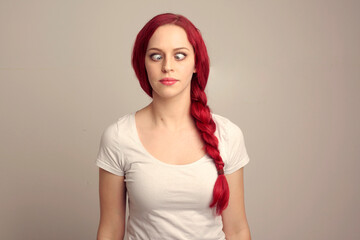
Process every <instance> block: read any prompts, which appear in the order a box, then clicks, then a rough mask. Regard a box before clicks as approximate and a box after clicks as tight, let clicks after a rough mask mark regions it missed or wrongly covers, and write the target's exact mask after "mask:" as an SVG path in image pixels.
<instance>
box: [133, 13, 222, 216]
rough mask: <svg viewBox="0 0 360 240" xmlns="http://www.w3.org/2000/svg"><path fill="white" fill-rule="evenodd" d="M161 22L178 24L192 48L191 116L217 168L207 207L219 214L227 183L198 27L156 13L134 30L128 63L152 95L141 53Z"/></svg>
mask: <svg viewBox="0 0 360 240" xmlns="http://www.w3.org/2000/svg"><path fill="white" fill-rule="evenodd" d="M165 24H174V25H177V26H180V27H182V28H183V29H184V30H185V32H186V34H187V37H188V40H189V42H190V43H191V45H192V46H193V48H194V53H195V68H196V73H194V74H193V76H192V79H191V115H192V117H193V119H194V121H195V124H196V127H197V129H198V131H199V133H200V135H201V138H202V140H203V141H204V143H205V150H206V153H207V154H208V155H209V156H210V157H211V158H212V159H213V161H214V164H215V166H216V169H217V171H218V177H217V179H216V182H215V185H214V190H213V198H212V201H211V203H210V205H209V207H211V208H213V207H215V208H216V214H217V215H220V214H221V213H222V211H223V210H224V209H225V208H226V207H227V205H228V202H229V186H228V183H227V180H226V177H225V176H224V170H223V169H224V162H223V160H222V158H221V156H220V152H219V148H218V143H219V141H218V139H217V137H216V136H215V135H214V133H215V130H216V125H215V122H214V120H213V119H212V116H211V111H210V108H209V106H208V105H207V97H206V94H205V91H204V90H205V87H206V83H207V80H208V77H209V71H210V67H209V65H210V60H209V56H208V53H207V49H206V46H205V43H204V40H203V38H202V36H201V33H200V31H199V29H197V28H196V27H195V26H194V25H193V23H192V22H190V21H189V20H188V19H187V18H186V17H184V16H182V15H180V14H173V13H163V14H159V15H157V16H155V17H153V18H152V19H151V20H150V21H149V22H147V23H146V24H145V26H144V27H143V28H142V29H141V30H140V32H139V33H138V35H137V37H136V40H135V44H134V47H133V52H132V59H131V63H132V66H133V68H134V71H135V74H136V76H137V78H138V80H139V82H140V86H141V87H142V89H143V90H144V91H145V92H146V93H147V94H148V95H149V96H150V97H152V88H151V85H150V83H149V80H148V77H147V73H146V68H145V53H146V49H147V46H148V43H149V40H150V38H151V36H152V35H153V33H154V32H155V30H156V29H157V28H158V27H160V26H162V25H165Z"/></svg>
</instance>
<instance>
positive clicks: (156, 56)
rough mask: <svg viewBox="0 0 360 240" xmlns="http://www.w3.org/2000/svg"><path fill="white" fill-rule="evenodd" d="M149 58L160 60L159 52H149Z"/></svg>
mask: <svg viewBox="0 0 360 240" xmlns="http://www.w3.org/2000/svg"><path fill="white" fill-rule="evenodd" d="M150 58H151V59H152V60H155V61H158V60H160V58H161V55H160V54H157V53H154V54H151V55H150Z"/></svg>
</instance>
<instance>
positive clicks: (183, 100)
mask: <svg viewBox="0 0 360 240" xmlns="http://www.w3.org/2000/svg"><path fill="white" fill-rule="evenodd" d="M132 66H133V68H134V70H135V73H136V76H137V78H138V79H139V82H140V85H141V87H142V89H143V90H144V91H145V92H146V93H147V94H148V95H149V96H150V97H152V102H151V103H150V104H149V105H147V106H146V107H144V108H143V109H141V110H139V111H137V112H134V113H130V114H127V115H125V116H122V117H120V118H119V119H118V120H117V121H116V122H114V123H113V124H111V125H110V126H108V127H107V128H106V129H105V130H104V132H103V135H102V138H101V143H100V148H99V153H98V157H97V161H96V164H97V166H99V167H100V168H99V194H100V224H99V229H98V236H97V237H98V240H105V239H123V237H124V233H125V209H126V193H127V194H128V199H129V218H128V222H127V229H126V231H127V235H128V239H136V240H140V239H141V240H148V239H156V240H158V239H186V240H190V239H191V240H197V239H206V240H223V239H225V238H226V239H227V240H232V239H239V240H249V239H250V230H249V226H248V223H247V219H246V215H245V207H244V187H243V166H244V165H246V164H247V163H248V162H249V157H248V155H247V152H246V148H245V143H244V137H243V134H242V131H241V130H240V128H239V127H238V126H236V125H235V124H234V123H232V122H231V121H230V120H228V119H227V118H225V117H221V116H219V115H216V114H214V113H211V112H210V109H209V107H208V106H207V99H206V95H205V92H204V89H205V86H206V83H207V79H208V75H209V58H208V54H207V50H206V46H205V44H204V41H203V39H202V37H201V34H200V31H199V30H198V29H197V28H196V27H195V26H194V25H193V24H192V23H191V22H190V21H189V20H188V19H187V18H185V17H183V16H181V15H176V14H171V13H166V14H160V15H157V16H155V17H154V18H152V19H151V20H150V21H149V22H148V23H147V24H146V25H145V26H144V27H143V29H142V30H141V31H140V32H139V33H138V35H137V38H136V41H135V45H134V49H133V54H132Z"/></svg>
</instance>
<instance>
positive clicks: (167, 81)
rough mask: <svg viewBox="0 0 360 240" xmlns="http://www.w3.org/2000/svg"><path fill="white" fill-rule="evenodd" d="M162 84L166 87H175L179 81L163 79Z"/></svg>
mask: <svg viewBox="0 0 360 240" xmlns="http://www.w3.org/2000/svg"><path fill="white" fill-rule="evenodd" d="M160 82H161V83H162V84H164V85H168V86H169V85H173V84H175V83H176V82H178V80H176V79H175V78H163V79H161V80H160Z"/></svg>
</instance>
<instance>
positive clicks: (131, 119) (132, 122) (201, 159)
mask: <svg viewBox="0 0 360 240" xmlns="http://www.w3.org/2000/svg"><path fill="white" fill-rule="evenodd" d="M135 114H136V112H132V113H130V114H129V115H130V122H131V130H132V131H133V135H134V138H135V141H136V142H137V144H138V145H139V146H140V148H141V150H142V152H143V153H144V154H146V155H147V156H149V157H150V158H151V159H152V160H153V161H154V162H157V163H159V164H162V165H165V166H170V167H175V168H183V167H190V166H193V165H196V164H199V163H200V162H202V161H204V160H205V159H207V158H209V156H208V155H207V154H205V155H204V156H202V157H201V158H199V159H198V160H196V161H194V162H191V163H187V164H171V163H166V162H163V161H161V160H159V159H157V158H156V157H154V156H153V155H152V154H151V153H150V152H149V151H148V150H147V149H146V148H145V146H144V145H143V144H142V142H141V140H140V137H139V133H138V131H137V127H136V120H135Z"/></svg>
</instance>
